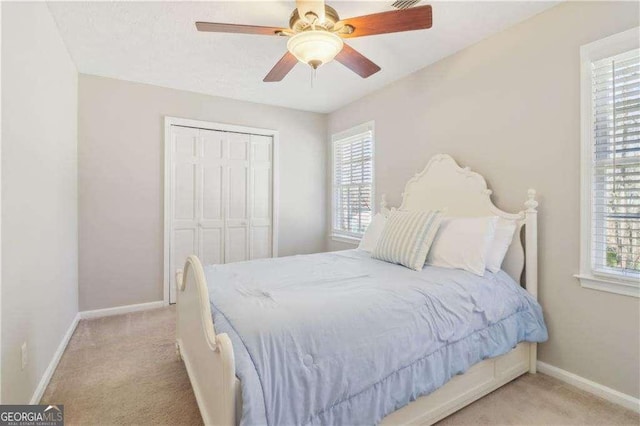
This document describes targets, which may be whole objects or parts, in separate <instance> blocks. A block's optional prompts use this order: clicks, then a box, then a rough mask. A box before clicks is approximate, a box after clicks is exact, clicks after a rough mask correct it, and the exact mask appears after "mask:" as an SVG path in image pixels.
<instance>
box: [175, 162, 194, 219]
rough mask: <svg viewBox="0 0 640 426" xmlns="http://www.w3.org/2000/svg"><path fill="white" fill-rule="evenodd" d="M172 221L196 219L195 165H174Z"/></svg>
mask: <svg viewBox="0 0 640 426" xmlns="http://www.w3.org/2000/svg"><path fill="white" fill-rule="evenodd" d="M174 178H175V180H174V183H175V185H174V194H175V197H174V216H173V218H174V220H195V219H196V165H195V164H176V166H175V168H174Z"/></svg>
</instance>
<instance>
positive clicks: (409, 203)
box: [381, 154, 538, 297]
mask: <svg viewBox="0 0 640 426" xmlns="http://www.w3.org/2000/svg"><path fill="white" fill-rule="evenodd" d="M535 195H536V192H535V191H534V190H533V189H530V190H529V192H528V199H527V201H526V202H525V204H524V205H525V209H524V210H522V211H520V212H518V213H507V212H505V211H502V210H500V209H499V208H498V207H496V206H495V205H494V204H493V202H492V201H491V190H490V189H488V188H487V182H486V181H485V180H484V178H483V177H482V176H481V175H479V174H478V173H475V172H472V171H471V170H470V169H469V168H468V167H464V168H462V167H460V166H458V164H457V163H456V162H455V160H454V159H453V158H451V157H450V156H449V155H446V154H439V155H436V156H434V157H433V158H431V160H429V163H428V164H427V166H426V167H425V169H424V170H423V171H422V172H421V173H418V174H416V175H415V176H414V177H413V178H411V179H409V181H408V182H407V185H406V186H405V189H404V193H403V194H402V204H401V205H400V207H399V209H400V210H442V211H444V212H445V214H446V215H447V216H467V217H470V216H498V217H501V218H504V219H510V220H515V221H516V222H517V223H518V224H519V227H518V229H517V232H516V233H515V235H514V237H513V241H512V243H511V246H510V247H509V250H508V251H507V255H506V257H505V260H504V262H503V264H502V269H503V270H504V271H505V272H507V273H508V274H509V275H510V276H511V277H512V278H513V279H514V280H516V282H520V283H521V284H523V285H525V286H526V288H527V290H528V291H529V292H530V293H531V294H532V295H534V296H536V297H537V293H538V281H537V271H538V237H537V229H538V228H537V210H536V208H537V207H538V202H537V201H536V200H535ZM381 208H382V210H381V211H382V212H383V213H386V212H389V211H390V210H389V208H388V206H387V202H386V199H385V196H384V195H382V203H381ZM523 227H524V230H525V232H524V234H525V235H524V244H523V241H522V237H521V235H522V228H523ZM525 265H526V266H525ZM523 270H524V271H525V273H524V274H523Z"/></svg>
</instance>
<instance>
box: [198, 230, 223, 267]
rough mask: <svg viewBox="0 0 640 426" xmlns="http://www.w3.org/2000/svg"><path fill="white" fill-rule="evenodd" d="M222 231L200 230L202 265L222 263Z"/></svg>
mask: <svg viewBox="0 0 640 426" xmlns="http://www.w3.org/2000/svg"><path fill="white" fill-rule="evenodd" d="M223 234H224V229H223V228H222V227H217V228H208V229H207V228H202V229H201V230H200V235H201V238H200V241H201V249H200V253H201V255H200V260H202V263H203V264H204V265H212V264H220V263H225V262H224V238H223V237H224V235H223Z"/></svg>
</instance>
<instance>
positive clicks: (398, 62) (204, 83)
mask: <svg viewBox="0 0 640 426" xmlns="http://www.w3.org/2000/svg"><path fill="white" fill-rule="evenodd" d="M328 3H329V4H330V5H332V6H333V7H334V8H335V9H336V10H337V11H338V13H339V14H340V16H341V17H342V18H347V17H351V16H359V15H365V14H369V13H376V12H382V11H386V10H392V7H391V6H390V5H391V3H392V0H389V1H385V2H363V1H355V2H354V1H333V2H331V1H329V2H328ZM423 4H431V5H432V6H433V28H431V29H430V30H423V31H411V32H405V33H398V34H385V35H377V36H370V37H362V38H356V39H351V40H348V41H347V42H348V43H349V44H350V45H351V46H352V47H354V48H355V49H357V50H359V51H360V52H361V53H363V54H364V55H366V56H368V57H369V58H370V59H371V60H373V61H374V62H376V63H377V64H378V65H380V66H381V67H382V71H380V72H378V73H377V74H374V75H373V76H372V77H369V78H368V79H362V78H360V77H358V76H357V75H356V74H354V73H353V72H351V71H350V70H348V69H347V68H345V67H344V66H342V65H341V64H339V63H337V62H335V61H334V62H331V63H329V64H327V65H325V66H323V67H321V68H320V69H319V70H318V73H317V78H316V80H315V82H314V84H313V87H312V86H311V75H312V72H311V69H310V68H309V67H308V66H305V65H303V64H298V65H296V67H295V68H294V69H293V71H292V72H291V73H290V74H289V75H288V76H287V77H285V79H284V80H283V81H282V82H279V83H263V82H262V79H263V77H264V76H265V75H266V74H267V72H268V71H269V70H270V69H271V67H272V66H273V65H274V64H275V63H276V62H277V61H278V59H280V57H281V56H282V55H283V54H284V52H285V51H286V42H287V39H286V38H285V37H268V36H259V35H244V34H219V33H200V32H197V31H196V28H195V25H194V23H195V21H210V22H228V23H237V24H252V25H268V26H284V27H286V26H287V24H288V20H289V15H290V13H291V11H292V10H293V9H294V7H295V2H294V1H277V2H272V1H261V2H258V1H236V2H60V3H59V2H50V3H49V8H50V9H51V12H52V13H53V16H54V18H55V20H56V22H57V24H58V27H59V28H60V32H61V34H62V37H63V39H64V41H65V43H66V45H67V47H68V49H69V52H70V53H71V56H72V57H73V60H74V61H75V63H76V65H77V67H78V70H79V71H80V72H81V73H85V74H94V75H99V76H105V77H112V78H117V79H122V80H129V81H136V82H141V83H148V84H154V85H158V86H164V87H171V88H175V89H182V90H189V91H193V92H200V93H206V94H210V95H216V96H224V97H228V98H235V99H241V100H247V101H253V102H259V103H265V104H271V105H279V106H285V107H290V108H296V109H302V110H308V111H317V112H330V111H333V110H335V109H337V108H340V107H341V106H344V105H346V104H348V103H350V102H352V101H354V100H356V99H358V98H360V97H362V96H364V95H366V94H367V93H370V92H373V91H375V90H377V89H379V88H381V87H383V86H385V85H387V84H389V83H391V82H392V81H395V80H398V79H399V78H401V77H404V76H406V75H408V74H410V73H411V72H413V71H416V70H418V69H420V68H422V67H425V66H426V65H429V64H431V63H433V62H436V61H437V60H439V59H441V58H443V57H445V56H448V55H451V54H452V53H454V52H456V51H458V50H460V49H463V48H464V47H466V46H469V45H471V44H473V43H475V42H478V41H479V40H481V39H483V38H486V37H487V36H489V35H490V34H493V33H496V32H499V31H500V30H502V29H504V28H507V27H509V26H511V25H514V24H515V23H517V22H519V21H522V20H524V19H526V18H528V17H530V16H532V15H535V14H537V13H539V12H541V11H543V10H545V9H547V8H549V7H552V6H553V5H555V4H557V2H540V1H529V2H506V1H505V2H427V1H425V0H423V1H422V2H421V3H420V5H423Z"/></svg>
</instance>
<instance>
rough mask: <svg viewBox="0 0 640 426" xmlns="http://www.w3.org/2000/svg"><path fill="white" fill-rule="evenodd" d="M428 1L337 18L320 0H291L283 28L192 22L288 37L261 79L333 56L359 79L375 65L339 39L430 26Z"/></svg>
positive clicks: (205, 26)
mask: <svg viewBox="0 0 640 426" xmlns="http://www.w3.org/2000/svg"><path fill="white" fill-rule="evenodd" d="M431 25H432V19H431V6H429V5H427V6H419V7H413V8H409V9H400V10H392V11H389V12H381V13H374V14H372V15H364V16H358V17H355V18H348V19H343V20H341V19H340V17H339V16H338V12H336V10H335V9H334V8H332V7H331V6H327V5H325V3H324V0H297V1H296V9H294V10H293V12H292V13H291V17H290V18H289V28H277V27H263V26H256V25H239V24H221V23H214V22H196V28H197V29H198V31H208V32H222V33H240V34H259V35H271V36H286V37H290V38H289V41H288V42H287V49H288V52H287V53H285V55H284V56H283V57H282V58H281V59H280V60H279V61H278V63H276V65H275V66H274V67H273V68H272V69H271V71H269V73H268V74H267V76H266V77H265V78H264V80H263V81H265V82H274V81H281V80H282V79H283V78H284V77H285V76H286V75H287V74H288V73H289V71H291V70H292V69H293V67H294V66H295V65H296V63H297V62H298V61H300V62H303V63H305V64H308V65H310V66H311V67H312V68H313V69H316V68H318V67H319V66H321V65H323V64H326V63H327V62H330V61H331V60H333V59H334V58H335V60H336V61H338V62H340V63H341V64H342V65H344V66H346V67H347V68H349V69H350V70H352V71H353V72H355V73H356V74H358V75H359V76H360V77H362V78H367V77H369V76H371V75H373V74H375V73H377V72H378V71H380V67H379V66H378V65H376V64H374V63H373V62H372V61H370V60H369V59H367V58H366V57H365V56H364V55H362V54H361V53H359V52H358V51H356V50H355V49H353V48H352V47H350V46H349V45H348V44H345V43H344V41H343V40H342V39H345V38H353V37H363V36H369V35H376V34H387V33H397V32H402V31H413V30H422V29H427V28H431Z"/></svg>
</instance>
